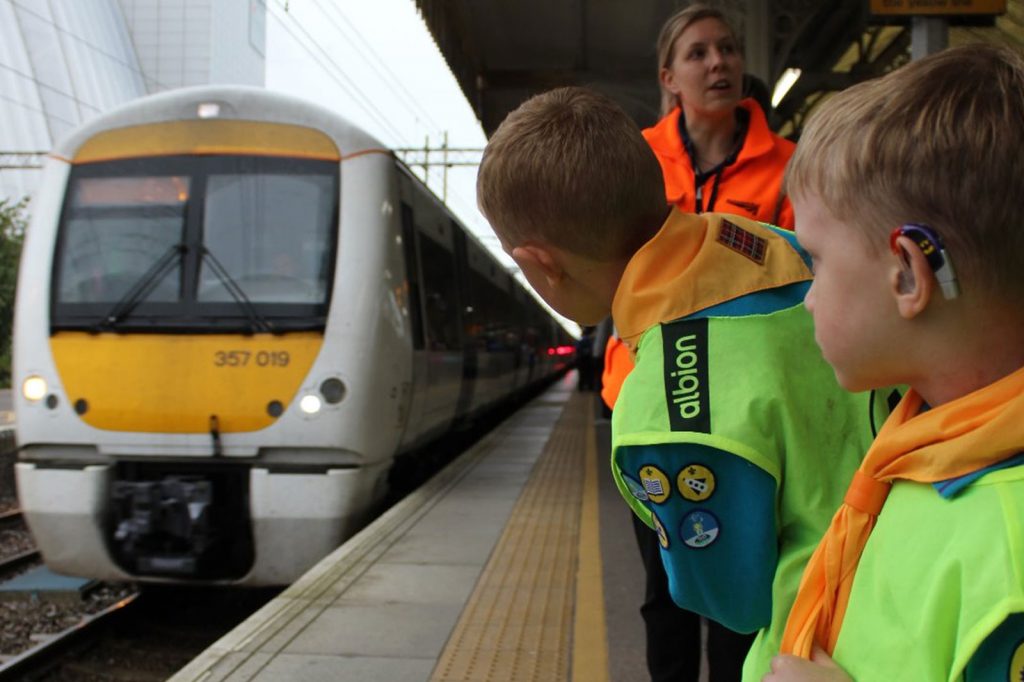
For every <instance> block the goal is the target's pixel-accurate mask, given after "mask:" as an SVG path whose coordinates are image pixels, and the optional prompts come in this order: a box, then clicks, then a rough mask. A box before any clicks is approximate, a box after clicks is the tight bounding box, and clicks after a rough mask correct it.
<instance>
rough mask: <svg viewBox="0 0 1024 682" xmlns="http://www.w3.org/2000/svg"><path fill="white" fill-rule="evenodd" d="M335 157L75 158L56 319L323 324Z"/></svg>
mask: <svg viewBox="0 0 1024 682" xmlns="http://www.w3.org/2000/svg"><path fill="white" fill-rule="evenodd" d="M338 182H339V176H338V167H337V164H336V163H331V162H328V161H314V160H304V159H282V158H268V157H236V156H210V157H163V158H149V159H132V160H126V161H111V162H101V163H91V164H83V165H79V166H76V167H75V168H74V169H73V170H72V172H71V177H70V180H69V184H68V192H67V197H66V199H65V203H64V209H63V212H62V218H61V224H60V230H59V233H58V240H57V253H56V254H55V258H54V266H55V267H54V279H53V299H52V313H53V314H52V318H51V320H52V327H53V328H54V329H55V330H57V329H83V328H87V329H95V330H98V331H102V330H104V329H107V330H115V329H146V330H161V329H166V328H174V329H180V328H187V329H189V330H202V329H209V330H210V331H224V330H229V329H230V330H236V329H243V330H254V331H273V330H276V329H300V328H301V329H311V328H318V327H319V328H322V326H323V323H324V320H325V318H326V312H327V305H328V303H329V297H330V290H331V281H332V277H333V264H334V255H335V253H334V252H335V248H336V233H337V230H336V224H337V220H338Z"/></svg>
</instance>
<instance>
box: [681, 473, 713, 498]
mask: <svg viewBox="0 0 1024 682" xmlns="http://www.w3.org/2000/svg"><path fill="white" fill-rule="evenodd" d="M676 485H677V486H678V487H679V492H680V493H682V495H683V497H685V498H686V499H688V500H690V501H691V502H703V501H704V500H706V499H708V498H709V497H711V493H713V492H715V474H714V472H712V471H711V469H708V468H707V467H706V466H704V465H702V464H689V465H687V466H685V467H683V470H682V471H680V472H679V476H677V477H676Z"/></svg>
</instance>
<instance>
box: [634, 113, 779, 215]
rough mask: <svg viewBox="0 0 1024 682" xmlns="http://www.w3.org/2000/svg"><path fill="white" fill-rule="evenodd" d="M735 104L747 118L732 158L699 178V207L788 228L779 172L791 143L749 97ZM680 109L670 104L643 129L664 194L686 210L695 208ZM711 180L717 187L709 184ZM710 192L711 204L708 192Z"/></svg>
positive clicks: (694, 180) (693, 211) (690, 167)
mask: <svg viewBox="0 0 1024 682" xmlns="http://www.w3.org/2000/svg"><path fill="white" fill-rule="evenodd" d="M739 106H740V107H741V108H743V109H745V110H746V111H747V112H748V113H749V114H750V124H749V126H748V128H747V135H746V138H745V139H744V141H743V147H742V148H741V149H740V152H739V155H738V156H737V157H736V160H735V161H734V162H733V163H732V164H730V165H728V166H726V167H725V168H724V169H722V172H721V175H720V177H718V178H715V177H714V176H711V177H709V178H708V180H707V181H706V182H705V183H704V187H703V192H704V197H705V199H704V201H703V204H704V205H703V206H702V207H701V209H700V212H704V211H715V212H716V213H734V214H736V215H738V216H742V217H744V218H752V219H754V220H757V221H760V222H762V223H769V224H771V225H776V226H778V227H785V228H788V229H790V230H791V229H793V207H792V206H790V204H789V199H787V198H786V197H785V195H784V194H783V192H782V176H783V173H784V171H785V169H786V163H787V162H788V161H789V157H791V156H792V155H793V150H794V149H795V148H796V145H794V144H793V143H792V142H790V141H789V140H786V139H784V138H782V137H779V136H778V135H776V134H775V133H773V132H772V131H771V129H770V128H769V127H768V121H767V119H765V116H764V112H763V111H761V107H760V106H758V105H757V103H756V102H755V101H754V100H753V99H749V98H748V99H744V100H742V101H741V102H740V103H739ZM679 116H680V109H679V107H676V108H675V109H673V110H672V111H670V112H669V113H668V115H667V116H665V117H664V118H663V119H661V120H660V121H659V122H658V123H657V124H656V125H655V126H654V127H651V128H647V129H646V130H644V131H643V135H644V138H645V139H646V140H647V143H648V144H649V145H650V146H651V149H652V150H654V154H655V155H656V156H657V157H658V162H659V163H660V164H661V170H662V174H663V175H664V177H665V195H666V198H667V199H668V201H669V203H672V204H675V206H676V207H677V208H679V210H681V211H683V212H686V213H695V212H698V209H697V202H696V196H697V187H695V184H696V174H695V173H694V171H693V164H692V163H691V162H690V157H689V155H688V154H687V153H686V149H685V148H684V147H683V139H682V137H681V135H680V133H679ZM716 182H717V191H715V188H714V187H713V185H715V183H716ZM713 193H714V194H715V196H716V198H715V202H714V205H713V206H708V205H707V203H708V198H709V197H710V196H711V195H712V194H713Z"/></svg>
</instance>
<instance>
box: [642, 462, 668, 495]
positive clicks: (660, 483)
mask: <svg viewBox="0 0 1024 682" xmlns="http://www.w3.org/2000/svg"><path fill="white" fill-rule="evenodd" d="M640 483H641V484H642V485H643V487H644V490H645V491H646V492H647V498H648V499H649V500H650V501H651V502H654V503H655V504H661V503H662V502H664V501H665V500H667V499H668V495H669V493H670V492H672V490H671V488H669V484H668V476H666V475H665V472H664V471H662V470H661V469H659V468H658V467H656V466H651V465H650V464H648V465H645V466H642V467H640Z"/></svg>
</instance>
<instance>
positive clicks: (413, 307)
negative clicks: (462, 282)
mask: <svg viewBox="0 0 1024 682" xmlns="http://www.w3.org/2000/svg"><path fill="white" fill-rule="evenodd" d="M402 251H403V252H404V256H405V276H406V286H407V287H408V292H407V293H408V297H407V300H408V306H409V324H410V326H412V346H413V348H414V349H415V350H423V348H425V343H424V339H423V313H422V310H421V308H420V267H419V258H417V255H416V228H415V225H414V224H413V215H412V206H410V205H409V204H407V203H405V202H402Z"/></svg>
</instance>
